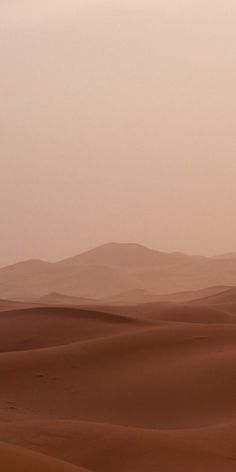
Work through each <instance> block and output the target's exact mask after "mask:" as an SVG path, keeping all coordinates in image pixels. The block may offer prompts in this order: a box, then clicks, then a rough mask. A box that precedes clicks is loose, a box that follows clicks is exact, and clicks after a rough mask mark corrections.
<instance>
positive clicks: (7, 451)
mask: <svg viewBox="0 0 236 472" xmlns="http://www.w3.org/2000/svg"><path fill="white" fill-rule="evenodd" d="M0 467H1V470H2V471H4V472H32V471H34V472H56V471H57V472H86V470H85V469H82V468H80V467H76V466H74V465H72V464H68V463H64V462H62V461H59V460H56V459H54V458H52V457H46V456H45V455H41V454H37V453H34V452H31V451H28V450H24V449H21V448H19V447H15V446H14V447H13V446H10V445H7V444H4V443H0ZM87 472H89V471H87Z"/></svg>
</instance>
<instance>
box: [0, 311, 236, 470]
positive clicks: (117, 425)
mask: <svg viewBox="0 0 236 472" xmlns="http://www.w3.org/2000/svg"><path fill="white" fill-rule="evenodd" d="M148 307H149V308H148ZM131 308H132V307H129V311H130V314H129V313H128V312H127V311H126V309H124V307H121V306H119V307H114V310H115V309H116V310H119V313H113V314H111V313H106V312H98V311H94V309H92V308H90V309H86V310H82V309H73V308H62V307H49V306H48V307H44V308H40V307H37V308H36V307H35V308H30V309H20V310H14V311H8V312H2V313H0V376H1V378H2V379H4V381H3V382H2V383H1V389H0V441H1V442H0V467H1V470H4V471H5V470H6V471H9V472H16V471H20V472H23V471H24V472H28V471H31V470H35V471H37V472H44V471H47V472H56V471H65V472H66V471H68V472H69V471H71V472H72V471H75V472H76V471H78V472H79V471H81V472H82V471H87V472H110V471H113V472H130V471H132V470H135V471H136V472H147V471H149V472H156V471H158V470H161V471H163V472H179V471H181V472H189V470H191V471H194V472H209V471H214V472H222V471H224V472H234V471H235V460H236V456H235V450H236V447H235V446H236V443H235V439H236V415H235V398H236V381H235V363H236V354H235V339H236V323H235V316H236V315H231V316H229V314H228V313H225V312H224V311H221V310H220V309H219V310H217V309H216V308H215V307H212V308H211V307H208V308H206V307H202V306H198V307H192V306H191V305H184V306H181V304H177V305H174V304H173V303H169V302H166V303H160V304H156V305H155V307H154V306H153V312H152V313H151V312H148V309H150V304H145V305H136V306H134V307H133V312H132V313H131V311H132V310H131ZM138 309H140V310H141V309H142V310H143V312H142V313H141V311H137V310H138ZM127 310H128V308H127Z"/></svg>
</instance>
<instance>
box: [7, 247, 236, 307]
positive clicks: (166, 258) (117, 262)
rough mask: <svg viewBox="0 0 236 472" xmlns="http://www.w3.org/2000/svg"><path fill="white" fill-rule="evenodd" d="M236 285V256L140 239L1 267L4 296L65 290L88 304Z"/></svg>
mask: <svg viewBox="0 0 236 472" xmlns="http://www.w3.org/2000/svg"><path fill="white" fill-rule="evenodd" d="M234 285H236V259H235V257H232V258H228V257H227V258H222V257H219V259H217V258H207V257H201V256H187V255H185V254H182V253H172V254H168V253H162V252H158V251H154V250H151V249H148V248H146V247H144V246H141V245H138V244H117V243H110V244H105V245H104V246H100V247H98V248H96V249H93V250H91V251H88V252H86V253H82V254H80V255H78V256H75V257H72V258H69V259H66V260H63V261H59V262H57V263H48V262H43V261H37V260H31V261H25V262H22V263H18V264H15V265H12V266H9V267H4V268H2V269H0V297H1V298H3V299H5V298H6V299H9V298H10V299H12V298H14V299H24V300H25V299H31V300H32V299H39V298H41V297H44V296H48V294H55V293H56V294H58V293H59V294H61V295H63V296H70V297H76V298H80V299H81V298H82V299H85V300H84V301H83V300H82V301H81V302H83V303H86V304H87V303H88V302H89V300H88V299H92V300H94V299H95V300H96V299H107V298H112V297H113V298H114V300H115V299H116V297H118V301H121V302H122V303H124V302H126V301H131V302H132V303H133V302H135V301H136V299H137V298H139V301H142V300H141V298H142V297H143V301H145V299H147V298H148V299H149V300H150V297H151V296H152V299H154V298H155V296H157V295H161V296H162V298H163V294H165V295H166V294H170V293H175V292H181V291H188V292H191V291H196V290H201V289H206V288H209V287H213V288H214V287H215V286H216V287H217V286H220V288H221V287H222V286H226V288H227V287H228V286H229V287H230V286H234ZM213 290H214V289H213ZM217 291H218V289H217V288H216V292H217ZM213 293H214V291H213ZM120 294H123V296H120ZM199 296H201V295H199ZM202 296H204V294H202ZM206 296H207V295H206ZM189 297H190V299H191V298H194V297H195V295H193V297H192V295H191V294H189ZM159 299H160V297H159ZM187 299H188V297H187ZM53 301H54V302H55V297H54V300H53ZM66 303H67V302H66ZM73 303H74V302H73Z"/></svg>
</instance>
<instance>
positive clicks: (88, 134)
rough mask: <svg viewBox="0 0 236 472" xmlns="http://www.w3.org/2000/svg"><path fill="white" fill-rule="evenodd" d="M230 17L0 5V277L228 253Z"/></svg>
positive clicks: (129, 8) (182, 5)
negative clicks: (101, 251)
mask: <svg viewBox="0 0 236 472" xmlns="http://www.w3.org/2000/svg"><path fill="white" fill-rule="evenodd" d="M235 18H236V4H235V2H233V1H232V0H230V1H229V2H227V4H225V5H223V4H222V2H219V1H218V0H217V1H214V2H213V0H211V1H208V2H205V3H203V1H202V0H201V1H197V0H194V1H192V2H186V1H184V0H181V1H179V2H173V1H170V0H165V1H164V0H160V1H158V2H154V1H151V0H150V1H147V2H145V3H144V2H143V1H141V0H140V1H139V2H134V1H132V0H130V1H129V0H128V1H126V2H124V1H123V2H118V1H116V0H110V1H102V0H101V1H100V0H89V1H85V0H84V1H83V0H81V1H76V0H67V1H64V0H59V1H57V2H56V1H55V0H48V1H46V0H44V1H42V2H40V4H38V3H37V4H36V2H34V1H32V0H31V1H29V0H23V1H22V2H20V6H19V2H17V1H16V0H11V1H10V2H9V1H8V2H7V1H6V0H2V2H1V5H0V53H1V61H2V69H1V79H0V83H1V87H0V100H1V110H0V124H1V145H0V149H1V160H0V198H1V206H0V208H1V229H2V231H1V247H0V266H1V267H3V266H5V265H8V264H11V263H15V262H18V261H21V260H25V259H31V258H39V259H43V260H49V261H51V260H52V261H54V260H55V261H56V260H60V259H63V258H66V257H69V256H73V255H75V254H78V253H80V252H83V251H85V250H89V249H91V248H93V247H96V246H99V245H101V244H105V243H107V242H110V241H117V242H134V243H139V244H142V245H145V246H147V247H150V248H152V249H156V250H159V251H165V252H175V251H181V252H185V253H188V254H202V255H215V254H221V253H229V252H235V251H236V220H235V197H236V190H235V181H236V160H235V155H236V153H235V150H236V140H235V118H236V116H235V115H236V96H235V75H236V74H235V72H236V66H235V44H236V30H235Z"/></svg>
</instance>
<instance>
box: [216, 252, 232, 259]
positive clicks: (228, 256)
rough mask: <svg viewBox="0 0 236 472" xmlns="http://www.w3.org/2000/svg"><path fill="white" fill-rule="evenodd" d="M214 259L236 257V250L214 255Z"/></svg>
mask: <svg viewBox="0 0 236 472" xmlns="http://www.w3.org/2000/svg"><path fill="white" fill-rule="evenodd" d="M213 259H236V252H228V253H226V254H219V255H217V256H214V257H213Z"/></svg>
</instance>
